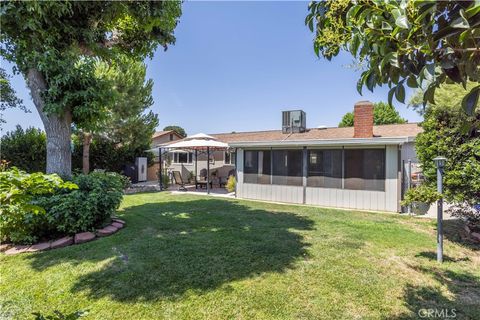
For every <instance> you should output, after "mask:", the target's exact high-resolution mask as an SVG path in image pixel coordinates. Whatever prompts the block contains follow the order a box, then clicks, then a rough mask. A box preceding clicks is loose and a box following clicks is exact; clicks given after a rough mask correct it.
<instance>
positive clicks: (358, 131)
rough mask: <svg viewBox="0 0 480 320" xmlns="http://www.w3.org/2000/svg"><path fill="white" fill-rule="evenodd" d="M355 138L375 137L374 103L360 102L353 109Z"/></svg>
mask: <svg viewBox="0 0 480 320" xmlns="http://www.w3.org/2000/svg"><path fill="white" fill-rule="evenodd" d="M353 137H354V138H371V137H373V103H371V102H370V101H359V102H357V103H355V107H354V109H353Z"/></svg>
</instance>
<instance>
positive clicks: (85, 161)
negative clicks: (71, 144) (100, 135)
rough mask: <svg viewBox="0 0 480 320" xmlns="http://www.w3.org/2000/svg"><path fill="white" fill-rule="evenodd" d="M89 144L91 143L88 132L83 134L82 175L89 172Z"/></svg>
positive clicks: (90, 136)
mask: <svg viewBox="0 0 480 320" xmlns="http://www.w3.org/2000/svg"><path fill="white" fill-rule="evenodd" d="M90 143H92V134H91V133H90V132H84V133H83V157H82V159H83V173H84V174H88V173H89V172H90Z"/></svg>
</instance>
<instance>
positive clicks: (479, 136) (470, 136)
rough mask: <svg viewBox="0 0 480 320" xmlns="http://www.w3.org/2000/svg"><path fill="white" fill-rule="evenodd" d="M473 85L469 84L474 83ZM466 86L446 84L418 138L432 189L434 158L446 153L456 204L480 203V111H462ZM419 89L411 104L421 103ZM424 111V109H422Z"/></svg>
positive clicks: (449, 190) (447, 181)
mask: <svg viewBox="0 0 480 320" xmlns="http://www.w3.org/2000/svg"><path fill="white" fill-rule="evenodd" d="M471 85H472V84H470V85H469V86H471ZM464 92H465V89H463V88H462V86H461V85H458V84H457V85H442V86H441V87H440V88H439V89H438V90H437V98H436V99H435V105H432V104H428V105H427V107H426V109H425V111H424V113H423V114H424V118H425V120H424V121H423V122H422V124H421V126H422V128H423V130H424V131H423V132H422V133H420V134H419V135H418V136H417V138H416V140H415V149H416V152H417V157H418V159H419V161H420V164H421V166H422V169H423V173H424V175H425V177H426V183H427V185H429V186H430V187H431V188H432V189H434V188H435V185H436V168H435V164H434V161H433V158H435V157H437V156H445V157H446V158H447V163H446V166H445V174H444V194H445V198H446V199H447V201H450V202H453V203H459V204H461V203H463V202H467V203H470V204H477V203H480V110H479V109H478V105H477V108H476V111H475V113H474V114H473V115H471V116H470V115H467V114H466V113H465V112H463V111H462V108H461V102H462V99H463V93H464ZM421 100H422V93H421V92H418V93H417V94H416V96H414V97H413V98H412V100H411V102H410V104H413V105H415V104H418V101H421ZM420 111H421V112H423V109H421V110H420Z"/></svg>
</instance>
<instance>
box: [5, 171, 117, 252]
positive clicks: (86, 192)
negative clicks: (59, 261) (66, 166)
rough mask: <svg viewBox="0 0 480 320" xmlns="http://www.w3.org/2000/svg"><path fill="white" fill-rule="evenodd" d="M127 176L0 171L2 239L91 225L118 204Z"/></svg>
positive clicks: (29, 238) (31, 238) (24, 239)
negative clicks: (67, 176) (67, 177)
mask: <svg viewBox="0 0 480 320" xmlns="http://www.w3.org/2000/svg"><path fill="white" fill-rule="evenodd" d="M125 182H126V180H125V179H124V178H123V177H122V176H121V175H119V174H117V173H100V172H93V173H90V174H88V175H83V174H81V175H77V176H75V177H74V178H73V181H72V182H64V181H63V180H62V179H61V178H60V177H59V176H57V175H55V174H53V175H47V174H42V173H33V174H28V173H26V172H24V171H21V170H18V169H17V168H12V169H10V170H5V171H2V172H0V210H1V212H0V236H1V240H2V241H10V242H13V243H24V244H28V243H33V242H36V241H38V240H39V239H42V238H51V237H53V236H58V235H65V234H74V233H77V232H83V231H89V230H93V229H95V228H97V227H99V226H101V225H102V224H103V223H105V222H106V221H107V220H108V219H109V218H110V216H111V215H112V214H114V213H115V211H116V209H117V208H118V206H119V205H120V202H121V201H122V197H123V189H124V184H125Z"/></svg>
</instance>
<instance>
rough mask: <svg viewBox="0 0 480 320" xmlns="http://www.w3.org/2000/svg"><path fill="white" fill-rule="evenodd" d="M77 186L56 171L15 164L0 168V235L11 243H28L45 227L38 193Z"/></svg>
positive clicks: (0, 237)
mask: <svg viewBox="0 0 480 320" xmlns="http://www.w3.org/2000/svg"><path fill="white" fill-rule="evenodd" d="M76 188H78V187H77V185H75V184H74V183H71V182H64V181H63V180H62V179H61V178H60V177H59V176H58V175H56V174H43V173H40V172H37V173H32V174H29V173H26V172H25V171H22V170H19V169H17V168H15V167H14V168H11V169H9V170H4V171H1V172H0V239H1V240H9V241H12V242H15V243H32V242H35V241H36V240H37V239H38V237H39V236H42V235H43V232H44V231H48V229H50V228H49V226H47V223H46V220H45V214H46V212H45V209H44V208H43V207H42V206H41V205H40V204H39V203H38V199H39V198H40V197H45V196H52V195H54V194H55V193H57V192H59V191H60V190H73V189H76Z"/></svg>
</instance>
